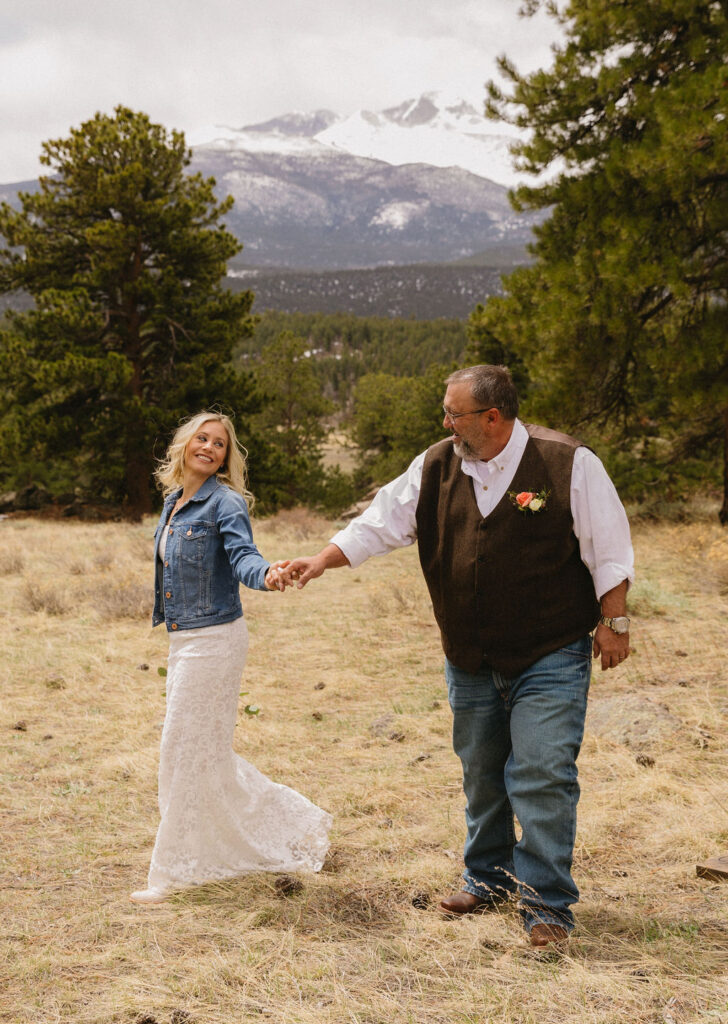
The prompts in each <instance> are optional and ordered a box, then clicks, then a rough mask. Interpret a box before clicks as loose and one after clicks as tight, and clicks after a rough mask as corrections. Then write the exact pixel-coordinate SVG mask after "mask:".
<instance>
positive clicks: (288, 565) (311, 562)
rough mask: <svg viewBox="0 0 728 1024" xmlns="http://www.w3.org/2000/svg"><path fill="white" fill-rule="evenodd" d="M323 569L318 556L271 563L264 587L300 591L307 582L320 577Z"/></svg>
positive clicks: (323, 566)
mask: <svg viewBox="0 0 728 1024" xmlns="http://www.w3.org/2000/svg"><path fill="white" fill-rule="evenodd" d="M325 568H326V566H325V565H324V564H322V559H321V558H320V557H319V556H318V555H312V556H311V557H310V558H295V559H294V560H293V561H291V560H290V559H286V560H285V561H283V562H273V563H272V565H271V567H270V569H269V570H268V575H267V576H266V578H265V585H266V587H267V588H268V590H285V589H286V587H293V586H295V587H297V589H298V590H301V588H302V587H305V586H306V584H307V583H308V581H309V580H313V579H316V577H317V576H321V575H322V573H323V571H324V569H325Z"/></svg>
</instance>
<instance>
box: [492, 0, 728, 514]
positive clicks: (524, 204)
mask: <svg viewBox="0 0 728 1024" xmlns="http://www.w3.org/2000/svg"><path fill="white" fill-rule="evenodd" d="M540 6H541V2H540V0H529V2H527V3H526V5H525V7H526V13H533V12H534V11H535V10H536V9H537V8H539V7H540ZM546 6H547V9H548V10H549V11H550V13H551V14H552V16H554V17H558V18H559V19H560V20H561V22H562V24H563V27H564V30H565V36H566V41H565V43H564V45H563V46H560V47H557V48H556V49H555V50H554V61H553V66H552V67H551V68H550V69H548V70H541V71H538V72H536V73H534V74H531V75H520V74H519V73H518V71H517V70H516V68H515V67H514V66H513V65H512V64H511V62H510V61H508V59H507V58H502V60H501V71H502V72H503V74H504V75H505V76H506V78H507V80H509V82H510V87H507V88H508V94H506V91H504V90H502V89H501V88H499V87H498V86H496V85H494V84H493V83H491V84H490V85H489V94H490V99H489V110H490V113H491V114H492V115H493V116H494V117H498V118H502V119H504V120H507V121H509V122H511V123H513V124H516V125H518V126H519V127H521V128H523V129H527V130H528V141H525V142H523V143H519V144H518V145H517V146H516V154H517V156H518V159H519V161H520V166H521V167H522V169H525V170H526V171H529V172H533V173H535V174H537V173H540V172H542V171H545V170H548V169H550V170H551V172H552V179H551V180H550V181H549V182H548V183H547V184H544V185H540V186H533V187H525V186H524V187H521V188H519V189H518V190H517V191H516V192H515V195H514V205H515V206H516V208H518V209H550V210H551V215H550V217H549V219H548V220H547V221H546V222H545V223H544V224H543V225H542V226H541V227H539V228H537V229H536V242H535V244H534V246H533V247H532V252H533V254H534V255H535V257H536V262H535V263H534V264H533V265H531V266H528V267H523V268H520V269H518V270H517V271H515V273H513V274H511V275H510V276H509V277H508V278H507V280H506V282H505V287H506V294H505V295H504V296H503V297H498V298H495V299H492V300H491V301H489V302H488V304H487V306H486V309H485V314H484V317H483V325H484V326H485V327H487V328H490V329H491V330H492V331H493V332H494V334H495V335H497V337H498V339H499V341H500V342H501V344H503V345H504V346H506V347H510V348H513V349H514V350H515V351H516V352H517V353H518V354H519V355H520V356H521V358H522V359H523V360H524V362H525V363H526V365H527V367H528V372H529V375H530V377H531V380H532V390H531V398H530V401H529V412H533V413H535V414H536V415H544V414H545V415H548V416H550V417H551V419H552V420H556V421H557V422H559V423H560V424H562V425H564V426H567V427H578V428H579V429H582V430H583V429H584V425H588V424H592V430H593V431H594V432H595V431H596V429H597V428H599V429H600V430H601V431H602V432H603V433H604V432H606V434H607V436H611V439H612V441H613V442H615V443H618V444H621V446H622V447H623V449H624V450H625V452H629V453H630V456H631V457H632V460H630V464H631V465H632V466H633V468H634V465H635V463H634V461H633V459H634V457H635V456H637V455H639V454H640V453H641V454H642V455H643V456H644V458H643V462H642V467H641V472H642V474H643V477H642V478H643V479H644V480H645V481H646V480H647V479H648V478H650V476H651V481H650V482H651V483H653V484H654V483H655V482H656V480H657V479H659V478H658V476H657V474H661V482H662V485H663V487H664V489H665V490H668V489H669V478H670V466H671V464H672V466H673V469H674V468H675V464H676V463H677V462H678V461H682V460H685V458H686V457H688V456H689V457H690V458H692V459H693V461H695V462H696V463H699V462H700V461H701V460H703V462H704V464H705V461H706V457H707V465H708V468H709V469H710V468H712V471H713V473H715V471H716V469H717V459H716V455H717V452H718V450H719V447H720V444H721V442H722V443H723V444H724V451H726V452H728V305H727V300H728V246H726V238H727V237H728V131H727V130H726V129H727V122H726V117H728V73H727V71H726V65H727V62H728V9H727V7H726V4H725V3H724V2H717V0H621V2H619V3H615V2H614V0H569V2H568V3H565V4H561V5H557V4H556V3H548V4H547V5H546ZM586 429H587V432H588V430H589V428H588V426H587V428H586ZM711 460H712V461H711ZM625 464H627V460H625ZM680 468H681V469H684V468H685V467H684V465H683V466H681V467H680ZM716 479H717V477H716ZM724 482H725V496H724V503H723V508H722V511H721V520H722V521H723V522H726V521H728V462H726V476H725V481H724Z"/></svg>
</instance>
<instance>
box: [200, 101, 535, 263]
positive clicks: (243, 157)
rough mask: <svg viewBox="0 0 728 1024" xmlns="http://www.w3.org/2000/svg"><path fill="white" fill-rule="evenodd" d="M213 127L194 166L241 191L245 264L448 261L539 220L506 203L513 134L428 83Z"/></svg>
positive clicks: (238, 222)
mask: <svg viewBox="0 0 728 1024" xmlns="http://www.w3.org/2000/svg"><path fill="white" fill-rule="evenodd" d="M210 134H211V135H212V137H211V138H209V139H208V140H207V141H204V142H201V143H199V144H196V145H194V146H193V169H194V170H199V171H201V172H202V173H203V174H206V175H213V176H214V177H215V178H216V180H217V183H218V189H219V192H220V194H221V195H222V194H225V195H228V194H230V195H232V196H234V198H235V206H234V208H233V210H232V212H231V214H230V215H229V217H228V223H229V226H230V228H231V230H232V231H234V232H235V234H236V235H237V236H238V237H239V238H240V239H241V241H243V243H244V245H245V250H244V252H243V254H242V258H241V260H240V262H241V263H242V264H244V265H247V266H277V267H290V268H296V269H301V268H319V269H340V268H356V267H374V266H380V265H387V264H390V265H392V264H412V263H449V262H454V261H458V260H463V259H468V258H471V257H473V256H474V255H475V254H477V253H483V252H489V251H490V252H492V251H493V250H497V249H499V248H501V247H503V246H506V247H513V246H516V247H521V248H523V247H525V244H526V243H527V242H528V241H529V239H530V237H531V229H532V226H533V224H534V223H535V221H536V219H537V218H536V217H535V216H534V215H532V214H525V215H524V214H517V213H515V212H514V211H513V210H512V208H511V206H510V204H509V202H508V187H507V186H508V185H513V184H515V183H516V180H517V179H516V176H515V172H514V171H513V170H512V169H511V167H510V163H509V158H508V154H507V146H508V144H509V142H510V141H512V140H511V139H509V138H507V137H506V136H503V135H496V134H494V133H493V132H492V129H491V126H490V122H488V121H486V120H485V118H484V117H482V116H481V115H479V114H478V113H477V111H476V109H475V108H474V107H473V106H472V105H470V104H468V103H467V102H466V101H464V100H462V99H459V98H457V97H449V98H448V97H446V96H444V95H443V94H441V93H425V94H423V95H422V96H420V97H419V98H417V99H413V100H407V101H406V102H404V103H401V104H399V105H398V106H395V107H390V108H387V109H385V110H382V111H378V112H371V111H360V112H358V113H357V114H354V115H352V116H351V117H348V118H340V117H338V116H337V115H336V114H335V113H333V112H332V111H329V110H318V111H314V112H312V113H289V114H285V115H282V116H281V117H277V118H273V119H271V120H268V121H265V122H262V123H259V124H252V125H246V126H244V127H242V128H240V129H233V128H218V129H216V130H210ZM504 179H508V181H507V183H505V184H504Z"/></svg>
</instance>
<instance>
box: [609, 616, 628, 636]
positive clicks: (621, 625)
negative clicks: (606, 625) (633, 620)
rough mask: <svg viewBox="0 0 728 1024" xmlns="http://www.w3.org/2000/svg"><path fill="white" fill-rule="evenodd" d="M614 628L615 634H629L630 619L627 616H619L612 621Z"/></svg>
mask: <svg viewBox="0 0 728 1024" xmlns="http://www.w3.org/2000/svg"><path fill="white" fill-rule="evenodd" d="M612 626H613V629H614V632H615V633H627V632H629V619H628V618H627V616H626V615H617V617H616V618H614V619H612Z"/></svg>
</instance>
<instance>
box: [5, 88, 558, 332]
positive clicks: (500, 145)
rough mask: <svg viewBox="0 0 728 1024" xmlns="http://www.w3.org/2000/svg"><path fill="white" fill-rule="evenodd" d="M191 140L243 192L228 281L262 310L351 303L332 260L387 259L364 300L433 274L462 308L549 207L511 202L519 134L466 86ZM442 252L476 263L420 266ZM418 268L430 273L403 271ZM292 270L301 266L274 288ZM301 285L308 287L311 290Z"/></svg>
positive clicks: (449, 303) (224, 190)
mask: <svg viewBox="0 0 728 1024" xmlns="http://www.w3.org/2000/svg"><path fill="white" fill-rule="evenodd" d="M188 141H189V143H190V145H191V148H192V165H191V170H192V171H199V172H201V173H202V174H203V175H205V176H213V177H214V178H215V179H216V182H217V185H216V191H217V194H218V195H219V196H220V197H221V198H222V197H223V196H226V195H232V196H233V197H234V200H235V204H234V206H233V208H232V210H231V211H230V213H229V214H228V215H227V217H226V223H227V226H228V228H229V229H230V230H231V231H232V232H233V233H234V234H235V235H236V236H237V237H238V238H239V239H240V241H241V242H242V243H243V245H244V249H243V251H242V253H241V254H240V255H239V256H238V257H237V258H236V259H235V260H233V261H232V263H231V265H230V270H229V273H230V277H231V283H232V282H233V281H234V286H235V287H241V286H247V284H245V282H246V281H247V282H248V283H249V284H250V285H251V286H252V287H254V288H255V290H256V293H258V294H260V299H259V301H258V303H257V308H258V309H260V308H271V307H273V308H280V309H291V310H292V309H296V308H304V307H302V306H301V303H304V306H305V308H312V304H313V306H314V307H315V303H316V302H317V294H318V292H320V293H321V303H322V308H324V307H325V308H329V309H331V308H342V309H351V311H354V309H353V303H354V299H353V298H352V294H351V289H352V287H354V286H352V285H351V280H352V279H351V278H349V277H348V278H347V284H346V287H344V285H343V284H341V282H339V281H338V280H337V279H336V277H335V272H337V271H347V272H353V271H356V270H366V271H369V270H371V269H372V268H380V269H381V271H382V273H378V274H377V275H372V274H368V275H365V276H364V277H363V278H362V279H361V281H358V282H357V283H356V286H355V287H354V290H355V291H357V294H358V295H359V298H358V299H357V300H356V302H357V306H356V309H357V311H358V312H359V311H362V309H363V308H366V309H368V311H369V312H372V313H379V314H382V315H387V314H389V315H401V313H399V309H400V298H401V296H402V289H403V288H404V287H405V284H404V282H407V281H410V280H412V281H414V280H419V281H420V282H421V281H422V279H423V278H422V274H423V273H424V274H425V276H426V277H427V275H428V274H429V276H430V277H431V278H432V281H433V285H434V283H435V281H437V287H439V288H440V289H443V288H444V291H445V293H447V294H443V295H442V300H443V303H441V307H442V312H440V313H439V315H456V316H460V315H463V309H464V308H465V307H466V306H467V308H471V306H472V294H471V293H474V294H476V296H477V295H478V282H477V276H478V275H477V272H476V271H474V270H473V269H472V268H473V266H477V265H482V266H483V267H487V268H488V272H487V273H486V272H485V271H484V272H483V289H484V290H483V294H482V297H483V298H485V297H486V295H487V294H491V293H492V290H493V287H494V282H496V283H497V280H498V273H497V271H498V270H506V269H509V268H510V267H512V266H513V264H514V263H518V262H522V261H524V260H526V259H527V254H526V245H527V244H528V242H529V241H530V240H531V238H532V228H533V226H534V224H535V223H537V222H538V220H539V219H540V217H541V215H540V214H533V213H526V214H524V213H516V212H514V210H513V209H512V208H511V206H510V203H509V201H508V189H509V187H512V186H514V185H515V184H517V182H518V175H517V173H516V172H515V171H514V169H513V167H512V164H511V159H510V155H509V153H508V146H509V145H510V143H511V142H512V141H513V137H512V136H507V135H504V134H497V133H495V132H494V131H493V127H492V125H491V123H490V122H489V121H487V120H486V119H485V118H484V117H483V116H482V115H480V114H479V113H478V111H477V109H476V106H475V105H474V104H473V103H470V102H468V101H467V100H465V99H463V98H461V97H459V96H448V95H446V94H445V93H435V92H428V93H423V94H422V95H421V96H419V97H416V98H413V99H408V100H406V101H404V102H402V103H400V104H398V105H396V106H392V107H388V108H386V109H383V110H379V111H366V110H361V111H359V112H357V113H355V114H353V115H351V116H349V117H341V116H339V115H338V114H336V113H334V112H333V111H330V110H317V111H312V112H291V113H287V114H283V115H281V116H280V117H275V118H272V119H269V120H267V121H263V122H259V123H255V124H249V125H244V126H242V127H240V128H232V127H226V126H216V127H214V128H210V129H206V130H203V131H200V132H197V133H195V135H194V136H190V137H189V138H188ZM35 187H36V183H35V182H22V183H16V184H13V185H4V186H0V199H8V200H9V201H11V202H13V200H14V199H15V193H16V192H17V190H18V189H19V188H23V189H26V190H27V189H33V188H35ZM447 264H456V265H460V266H462V265H466V266H469V267H470V270H469V271H467V272H466V273H460V272H458V273H451V272H448V273H447V274H443V273H440V272H439V270H438V271H437V272H436V273H434V274H433V273H430V272H429V271H427V269H426V266H425V265H430V266H431V267H432V266H433V265H434V266H435V267H441V266H442V265H447ZM413 266H419V267H421V268H422V273H418V274H413V273H412V272H411V271H407V273H406V274H404V275H402V274H398V273H396V268H400V267H410V268H411V267H413ZM387 268H391V270H392V273H391V274H390V277H391V281H390V283H389V284H387V286H386V287H385V286H384V285H383V284H382V282H383V280H384V278H383V276H382V274H383V273H385V274H386V271H387ZM303 271H305V272H306V275H305V276H304V277H303V278H301V276H300V274H301V272H303ZM312 272H313V273H312ZM287 273H288V274H291V273H294V274H298V275H299V276H298V277H297V278H296V279H295V281H290V280H289V281H288V283H287V284H286V285H285V286H283V284H281V285H280V286H279V284H278V283H277V282H278V281H279V279H280V281H281V282H283V280H284V278H285V276H286V274H287ZM252 276H254V277H255V278H256V280H255V282H253V281H252V280H248V279H249V278H250V277H252ZM375 280H376V281H377V282H378V284H377V291H376V297H374V298H371V299H370V298H368V297H367V294H366V293H367V288H369V282H372V281H375ZM304 282H305V284H304ZM448 282H449V283H448ZM486 282H487V283H486ZM303 288H307V289H309V294H308V296H307V298H305V300H304V298H302V297H301V295H302V293H301V290H302V289H303ZM408 291H409V289H408ZM419 291H420V295H419V296H418V295H412V301H411V303H410V299H409V298H407V300H406V302H405V305H406V307H407V308H408V309H410V313H411V315H415V316H422V315H425V314H424V312H421V310H423V309H424V308H425V302H424V296H425V294H426V292H427V287H425V286H421V287H420V288H419ZM263 294H265V295H266V296H267V299H266V300H265V307H263V306H261V302H262V301H263V300H262V296H263ZM295 295H298V296H299V297H298V298H294V296H295ZM385 295H389V296H390V298H389V299H386V300H385V298H384V296H385ZM448 295H449V296H450V297H449V298H448ZM324 296H327V297H326V298H325V299H324ZM408 303H410V304H409V305H407V304H408ZM427 308H428V309H429V308H430V306H429V305H428V306H427ZM395 310H396V311H397V312H396V313H395Z"/></svg>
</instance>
